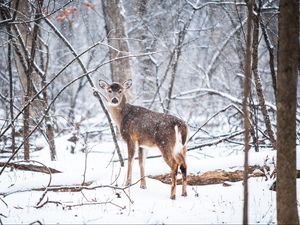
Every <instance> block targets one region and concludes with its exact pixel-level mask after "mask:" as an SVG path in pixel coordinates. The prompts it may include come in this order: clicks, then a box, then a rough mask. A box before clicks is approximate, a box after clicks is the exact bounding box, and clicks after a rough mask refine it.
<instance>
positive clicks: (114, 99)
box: [111, 98, 119, 104]
mask: <svg viewBox="0 0 300 225" xmlns="http://www.w3.org/2000/svg"><path fill="white" fill-rule="evenodd" d="M111 102H112V103H114V104H117V103H118V102H119V101H118V99H117V98H113V99H112V100H111Z"/></svg>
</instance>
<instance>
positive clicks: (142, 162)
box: [138, 147, 147, 189]
mask: <svg viewBox="0 0 300 225" xmlns="http://www.w3.org/2000/svg"><path fill="white" fill-rule="evenodd" d="M138 155H139V165H140V173H141V186H140V188H142V189H146V188H147V186H146V179H145V158H144V149H143V148H141V147H139V152H138Z"/></svg>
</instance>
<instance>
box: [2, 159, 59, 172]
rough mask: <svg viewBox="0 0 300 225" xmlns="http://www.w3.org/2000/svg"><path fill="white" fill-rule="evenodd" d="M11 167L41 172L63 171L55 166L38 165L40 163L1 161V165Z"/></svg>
mask: <svg viewBox="0 0 300 225" xmlns="http://www.w3.org/2000/svg"><path fill="white" fill-rule="evenodd" d="M22 162H25V161H22ZM4 166H6V167H10V168H14V169H17V170H25V171H33V172H39V173H47V174H50V173H61V171H59V170H57V169H54V168H50V167H46V166H38V165H33V164H20V163H18V162H11V163H6V162H5V163H4V162H0V167H4Z"/></svg>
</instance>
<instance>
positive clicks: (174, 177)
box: [170, 160, 178, 200]
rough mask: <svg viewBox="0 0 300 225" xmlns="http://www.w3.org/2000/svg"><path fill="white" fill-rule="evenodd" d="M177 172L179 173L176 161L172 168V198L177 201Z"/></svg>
mask: <svg viewBox="0 0 300 225" xmlns="http://www.w3.org/2000/svg"><path fill="white" fill-rule="evenodd" d="M177 172H178V164H177V163H176V161H175V160H174V163H173V165H172V166H171V178H172V184H171V196H170V198H171V199H172V200H175V199H176V186H177Z"/></svg>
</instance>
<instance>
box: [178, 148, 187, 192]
mask: <svg viewBox="0 0 300 225" xmlns="http://www.w3.org/2000/svg"><path fill="white" fill-rule="evenodd" d="M185 152H186V146H184V147H183V153H182V154H181V155H182V160H181V164H180V166H179V168H180V171H181V174H182V194H181V195H182V196H187V191H186V185H187V165H186V161H185Z"/></svg>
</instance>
